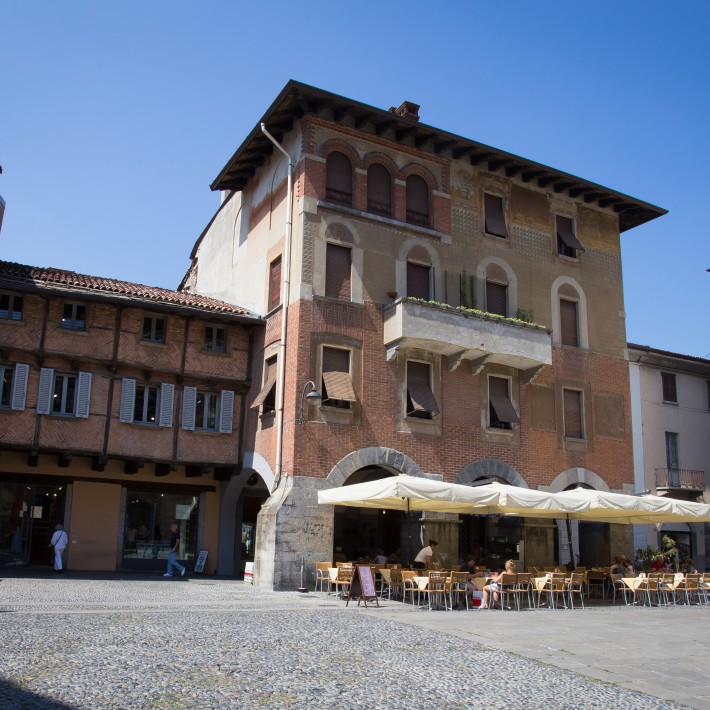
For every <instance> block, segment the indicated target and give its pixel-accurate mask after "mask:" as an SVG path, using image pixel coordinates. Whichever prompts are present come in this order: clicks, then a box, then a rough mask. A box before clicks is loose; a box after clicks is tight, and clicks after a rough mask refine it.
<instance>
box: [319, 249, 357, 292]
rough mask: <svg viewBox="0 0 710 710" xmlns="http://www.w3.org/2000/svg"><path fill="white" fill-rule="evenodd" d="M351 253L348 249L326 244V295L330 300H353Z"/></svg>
mask: <svg viewBox="0 0 710 710" xmlns="http://www.w3.org/2000/svg"><path fill="white" fill-rule="evenodd" d="M350 271H351V253H350V249H349V248H348V247H341V246H339V245H337V244H326V254H325V295H326V296H328V297H329V298H340V299H342V300H344V301H349V300H350V299H351V289H350Z"/></svg>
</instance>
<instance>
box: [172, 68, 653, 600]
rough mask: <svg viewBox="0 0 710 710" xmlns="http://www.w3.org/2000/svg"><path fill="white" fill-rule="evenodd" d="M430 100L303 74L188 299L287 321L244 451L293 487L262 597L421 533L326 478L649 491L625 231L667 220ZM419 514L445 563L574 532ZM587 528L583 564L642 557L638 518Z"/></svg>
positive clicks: (259, 134)
mask: <svg viewBox="0 0 710 710" xmlns="http://www.w3.org/2000/svg"><path fill="white" fill-rule="evenodd" d="M418 110H419V107H418V106H416V105H415V104H412V103H409V102H405V103H403V104H402V105H401V106H399V108H396V109H395V108H392V109H390V110H389V111H385V110H381V109H377V108H374V107H371V106H367V105H364V104H360V103H358V102H355V101H352V100H349V99H346V98H343V97H341V96H337V95H334V94H331V93H328V92H325V91H322V90H319V89H316V88H313V87H309V86H306V85H303V84H300V83H296V82H289V83H288V84H287V85H286V87H285V88H284V89H283V91H282V92H281V93H280V94H279V96H278V97H277V98H276V100H275V101H274V103H273V104H272V105H271V107H270V108H269V109H268V111H267V112H266V114H265V115H264V117H263V119H262V125H256V126H255V127H254V129H253V130H252V131H251V133H250V134H249V135H248V137H247V138H246V140H245V141H244V142H243V143H242V145H241V146H240V147H239V148H238V150H237V151H236V153H235V154H234V155H233V156H232V157H231V158H230V160H229V161H228V162H227V164H226V166H225V167H224V168H223V170H222V171H221V172H220V174H219V175H218V177H217V178H216V179H215V181H214V182H213V184H212V189H214V190H219V191H221V194H222V203H221V206H220V208H219V210H218V211H217V213H216V214H215V216H214V217H213V218H212V220H211V221H210V223H209V225H208V226H207V228H206V229H205V230H204V232H203V234H202V235H201V236H200V237H199V239H198V241H197V243H196V245H195V248H194V250H193V253H192V264H191V267H190V269H189V271H188V273H187V274H186V276H185V278H184V280H183V283H182V285H181V288H182V289H184V290H186V291H190V292H195V293H203V294H207V295H209V296H211V297H215V298H220V299H223V300H226V301H229V302H232V303H239V304H241V305H242V306H244V307H246V308H248V309H250V310H252V311H254V312H256V313H259V314H262V315H263V316H264V318H265V319H266V328H265V330H264V331H263V332H260V334H259V336H258V337H259V340H258V342H256V343H255V355H254V361H253V370H252V373H251V375H252V379H253V381H254V382H255V383H262V387H261V389H259V388H258V387H255V388H253V390H252V395H251V396H252V397H255V398H254V400H253V401H251V405H252V406H251V409H250V411H251V416H250V418H249V420H248V424H247V432H246V442H245V457H244V461H243V462H244V465H246V466H251V469H250V470H253V472H254V473H257V474H258V475H259V476H260V477H261V478H262V479H263V480H264V482H265V483H266V485H267V486H268V487H269V488H271V489H274V491H275V492H274V494H273V495H272V496H271V497H270V498H269V500H268V501H267V503H266V505H265V506H264V507H263V508H262V511H261V513H260V515H259V524H258V527H257V557H256V581H257V583H258V584H261V585H264V586H268V587H271V586H273V587H275V588H283V589H287V588H293V587H294V586H297V582H298V573H299V565H300V561H301V559H302V558H305V559H306V561H307V562H309V565H308V566H309V568H310V567H312V561H313V560H316V559H330V558H331V556H332V551H333V546H334V544H339V545H342V546H343V547H344V549H345V552H346V555H347V556H348V557H355V556H357V555H360V554H370V553H372V552H373V550H374V548H376V547H389V548H392V549H394V548H396V547H402V546H403V545H404V542H405V540H406V538H405V537H404V536H403V535H402V534H401V532H402V527H403V526H402V520H401V519H400V518H399V517H398V516H396V515H382V514H379V513H378V512H377V511H375V513H373V512H368V511H359V512H358V511H355V513H352V512H343V511H335V512H334V511H333V510H332V509H323V508H324V507H319V506H318V505H317V496H316V494H317V491H318V490H319V489H321V488H324V487H331V486H338V485H343V484H345V483H352V482H357V481H362V480H369V479H372V478H377V477H382V476H385V475H396V474H398V473H409V474H413V475H420V476H434V477H440V478H443V479H444V480H446V481H455V482H459V483H467V484H473V483H475V482H476V481H480V480H488V479H496V480H501V481H505V482H507V483H511V484H513V485H519V486H528V487H531V488H544V489H554V490H561V489H564V488H566V487H569V486H575V485H584V486H591V487H594V488H599V489H604V490H614V491H629V490H633V487H634V471H633V458H632V439H631V424H630V422H631V419H630V402H629V376H628V363H627V360H626V331H625V321H624V318H625V314H624V299H623V290H622V279H621V254H620V243H619V240H620V234H621V233H622V232H625V231H627V230H629V229H632V228H634V227H637V226H639V225H641V224H643V223H645V222H647V221H649V220H651V219H654V218H656V217H658V216H661V215H662V214H664V213H665V211H664V210H662V209H660V208H658V207H655V206H653V205H650V204H647V203H644V202H641V201H639V200H637V199H634V198H632V197H629V196H627V195H623V194H620V193H618V192H615V191H613V190H610V189H608V188H605V187H601V186H599V185H596V184H594V183H590V182H588V181H586V180H583V179H580V178H577V177H574V176H572V175H569V174H566V173H563V172H560V171H558V170H555V169H552V168H549V167H546V166H544V165H540V164H537V163H534V162H532V161H529V160H527V159H525V158H522V157H519V156H515V155H511V154H509V153H505V152H503V151H501V150H498V149H495V148H491V147H489V146H485V145H482V144H480V143H476V142H475V141H472V140H469V139H466V138H462V137H460V136H457V135H453V134H450V133H447V132H445V131H442V130H439V129H437V128H433V127H431V126H427V125H424V124H423V123H421V122H420V121H419V116H418ZM263 128H265V129H266V131H265V130H263ZM272 138H273V140H272ZM275 143H278V144H279V146H278V147H277V146H276V145H275ZM289 156H290V160H291V162H292V164H293V186H292V188H291V186H290V184H289V180H288V173H289ZM289 192H292V198H291V203H290V206H291V207H292V214H293V216H291V212H290V211H289V209H288V208H289ZM291 224H292V227H291ZM284 309H285V312H284ZM314 389H315V390H316V391H317V393H318V394H320V395H321V400H320V403H317V402H315V401H314V399H312V398H310V397H307V396H306V395H307V394H309V393H311V391H312V390H314ZM257 393H258V395H257ZM418 524H419V526H420V527H419V528H418V530H419V533H420V534H421V536H422V539H426V537H435V538H437V539H438V540H439V542H440V543H441V544H440V549H441V550H442V557H443V561H445V562H450V561H456V558H458V556H459V555H461V554H464V553H465V552H468V551H472V552H475V553H477V554H478V555H479V556H480V555H483V556H485V557H486V558H487V559H488V560H489V561H490V563H491V564H496V563H497V562H499V561H502V560H503V559H505V558H506V557H510V556H512V557H516V556H517V557H518V558H519V559H520V560H521V562H522V563H523V564H524V565H526V566H527V565H530V564H547V563H550V562H551V561H552V560H553V559H559V560H560V561H565V559H566V558H567V556H568V555H569V551H568V550H567V549H566V547H567V546H566V544H565V541H566V537H565V536H564V534H562V533H563V531H559V533H558V530H557V527H556V526H555V524H554V523H550V524H540V523H539V522H536V521H530V525H526V524H525V521H519V522H517V523H515V524H514V525H513V524H511V521H510V520H507V519H500V520H495V519H485V520H484V519H481V518H480V517H478V518H477V517H475V516H461V517H459V516H453V517H452V516H448V518H447V517H446V516H433V515H429V516H424V517H423V518H422V519H421V520H420V521H418ZM581 527H582V529H581V530H580V531H579V535H578V538H579V541H578V543H577V544H579V545H580V553H581V555H582V562H583V563H587V564H594V563H599V562H606V563H608V559H609V556H610V555H611V554H613V552H616V551H621V550H626V551H629V552H630V551H631V547H632V544H633V542H632V539H631V531H630V529H625V528H623V527H622V526H597V525H594V524H588V525H587V526H586V530H585V529H584V528H585V526H584V525H583V526H581ZM576 536H577V532H575V537H576ZM388 551H389V550H388ZM402 552H403V553H404V554H405V555H406V554H407V553H408V551H406V550H404V549H403V550H402ZM412 552H416V550H413V551H412Z"/></svg>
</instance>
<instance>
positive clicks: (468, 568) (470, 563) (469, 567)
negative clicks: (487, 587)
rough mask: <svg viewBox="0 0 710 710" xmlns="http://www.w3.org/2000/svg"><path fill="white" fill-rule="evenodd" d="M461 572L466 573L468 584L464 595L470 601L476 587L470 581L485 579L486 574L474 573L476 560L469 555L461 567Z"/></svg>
mask: <svg viewBox="0 0 710 710" xmlns="http://www.w3.org/2000/svg"><path fill="white" fill-rule="evenodd" d="M461 572H466V574H467V575H468V582H467V583H466V594H467V596H468V597H469V600H470V599H471V595H472V593H473V592H475V591H476V590H477V589H478V587H476V585H475V584H473V582H472V581H471V580H473V579H476V578H481V577H483V578H484V579H485V576H486V573H485V572H480V571H476V558H475V557H474V556H473V555H469V556H468V557H467V558H466V562H465V563H464V564H462V565H461Z"/></svg>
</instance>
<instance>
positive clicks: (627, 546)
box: [609, 524, 636, 564]
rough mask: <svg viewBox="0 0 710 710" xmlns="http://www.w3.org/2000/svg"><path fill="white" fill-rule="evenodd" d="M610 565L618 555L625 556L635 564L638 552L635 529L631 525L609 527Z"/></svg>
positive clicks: (611, 525) (612, 525)
mask: <svg viewBox="0 0 710 710" xmlns="http://www.w3.org/2000/svg"><path fill="white" fill-rule="evenodd" d="M609 548H610V549H609V564H611V560H612V558H613V557H615V556H616V555H625V556H626V559H627V560H630V561H631V563H632V564H633V560H634V557H635V556H636V550H635V549H634V529H633V527H632V526H631V525H615V524H610V525H609Z"/></svg>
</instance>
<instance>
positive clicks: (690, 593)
mask: <svg viewBox="0 0 710 710" xmlns="http://www.w3.org/2000/svg"><path fill="white" fill-rule="evenodd" d="M678 591H679V592H685V602H686V604H693V603H696V604H699V603H700V597H701V594H700V575H699V574H686V575H685V578H684V579H683V582H682V583H681V584H679V585H678ZM693 600H694V601H693Z"/></svg>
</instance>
